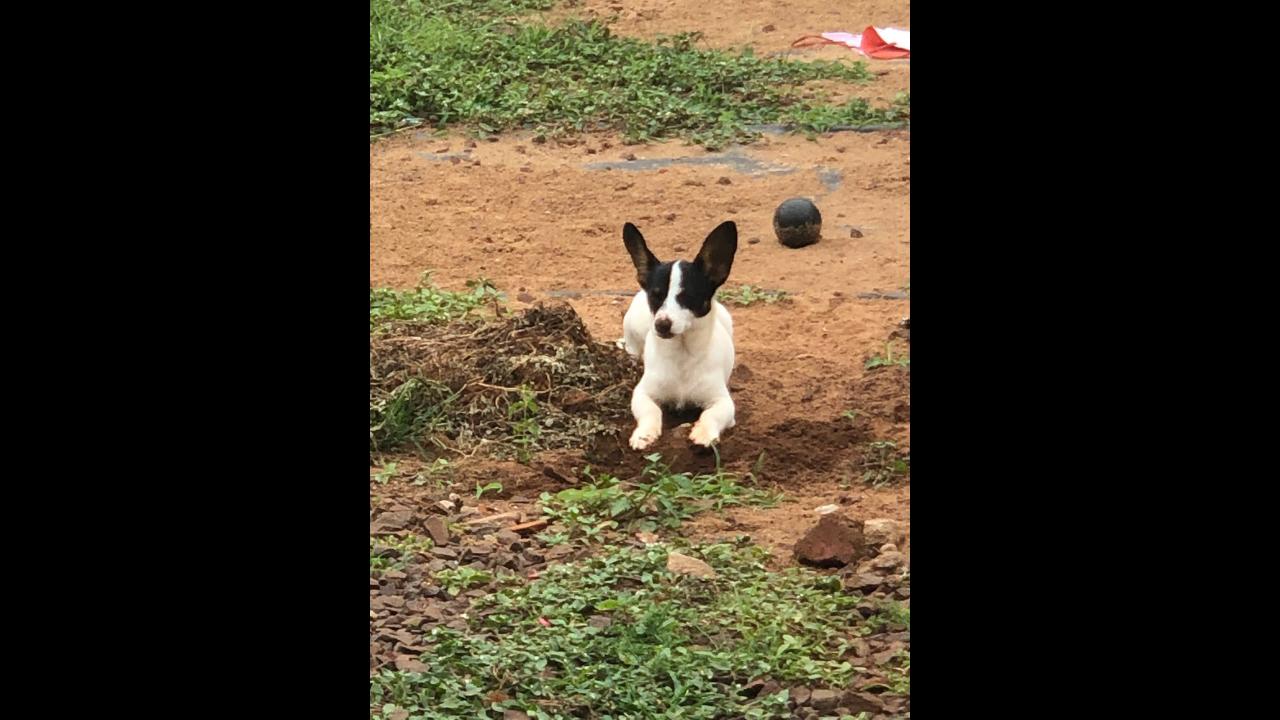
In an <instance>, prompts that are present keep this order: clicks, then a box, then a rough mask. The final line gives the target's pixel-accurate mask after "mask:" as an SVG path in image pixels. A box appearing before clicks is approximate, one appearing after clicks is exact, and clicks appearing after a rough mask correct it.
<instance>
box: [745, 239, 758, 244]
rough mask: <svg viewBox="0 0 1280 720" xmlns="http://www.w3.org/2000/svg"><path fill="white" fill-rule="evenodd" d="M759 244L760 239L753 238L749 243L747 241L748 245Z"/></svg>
mask: <svg viewBox="0 0 1280 720" xmlns="http://www.w3.org/2000/svg"><path fill="white" fill-rule="evenodd" d="M758 242H760V238H751V239H750V240H748V241H747V244H748V245H755V244H756V243H758Z"/></svg>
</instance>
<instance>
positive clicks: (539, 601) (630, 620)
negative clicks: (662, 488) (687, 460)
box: [370, 544, 866, 720]
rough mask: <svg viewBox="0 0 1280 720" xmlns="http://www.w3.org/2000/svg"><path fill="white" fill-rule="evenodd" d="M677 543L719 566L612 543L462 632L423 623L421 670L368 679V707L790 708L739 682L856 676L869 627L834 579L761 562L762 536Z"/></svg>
mask: <svg viewBox="0 0 1280 720" xmlns="http://www.w3.org/2000/svg"><path fill="white" fill-rule="evenodd" d="M682 552H685V553H687V554H690V555H694V556H698V557H701V559H703V560H704V561H705V562H707V563H709V564H710V565H711V566H712V568H714V570H715V572H716V573H717V577H716V578H714V579H698V578H692V577H688V576H681V575H676V574H673V573H671V572H669V571H667V569H666V561H667V555H668V549H667V548H665V547H663V546H661V545H654V546H650V547H647V548H643V549H639V548H616V547H614V548H605V549H603V550H602V552H600V553H598V554H597V555H596V556H594V557H592V558H588V559H584V560H581V561H578V562H575V563H570V564H560V565H553V566H551V567H550V568H548V570H547V571H546V572H545V573H543V575H542V576H541V577H540V578H539V579H537V580H535V581H534V582H532V583H529V584H528V585H524V586H520V587H509V588H505V589H502V590H500V591H499V592H497V593H495V594H493V595H489V596H486V597H484V598H481V599H480V600H477V601H476V602H475V603H473V605H472V608H471V609H470V610H469V611H468V612H467V617H468V618H469V622H470V624H471V627H470V630H469V631H468V632H459V631H456V630H452V629H449V628H444V627H436V628H433V629H432V630H431V632H430V634H429V635H428V637H427V638H426V643H427V644H428V645H430V648H431V649H430V651H428V652H426V653H424V654H423V655H422V658H421V660H422V662H423V663H424V664H426V665H427V670H426V671H425V672H420V673H418V672H402V671H396V670H388V669H384V670H382V671H381V672H380V673H379V674H378V675H376V676H375V677H373V678H372V679H371V682H370V704H371V708H372V712H373V715H374V717H375V718H389V717H390V716H391V715H392V714H394V713H397V712H400V711H407V712H408V713H409V717H412V718H429V719H436V718H455V717H478V716H481V715H484V714H486V713H487V712H494V713H501V712H503V711H505V710H520V711H523V712H525V713H527V714H528V715H529V716H530V717H534V718H545V719H550V718H568V717H615V718H655V717H680V718H688V719H690V720H712V719H714V718H731V717H745V718H784V717H790V711H789V709H788V707H787V692H786V691H782V692H778V693H773V694H765V695H755V696H754V697H751V696H750V693H747V692H744V689H745V688H746V686H747V685H748V684H749V683H750V682H751V681H752V680H755V679H759V678H772V679H774V680H777V681H779V682H782V683H787V682H796V683H804V684H806V685H809V686H828V687H837V688H841V687H845V686H846V685H847V683H848V682H849V681H850V680H851V679H852V677H853V676H854V674H855V673H856V672H857V669H856V668H855V667H854V666H853V664H852V663H851V662H850V661H849V659H848V658H850V657H852V655H851V648H852V646H853V644H854V640H855V639H856V638H857V637H858V636H859V635H861V634H864V633H865V632H866V628H865V627H864V623H865V621H863V620H862V617H861V615H860V614H859V613H858V612H856V611H855V609H854V608H855V605H856V604H857V603H858V602H859V600H860V598H859V597H858V596H857V595H856V594H852V593H849V592H848V591H846V590H844V589H843V588H842V587H841V584H840V580H839V578H836V577H824V576H821V575H818V574H816V573H814V572H812V571H810V570H807V569H800V568H790V569H788V570H786V571H784V572H780V573H771V572H768V571H767V570H766V569H765V563H764V561H765V558H766V553H765V552H764V551H763V550H761V549H759V548H740V547H736V546H734V545H729V544H720V545H708V546H700V547H694V548H689V549H686V550H683V551H682Z"/></svg>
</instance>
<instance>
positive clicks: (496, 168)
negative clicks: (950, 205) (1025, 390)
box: [369, 0, 911, 560]
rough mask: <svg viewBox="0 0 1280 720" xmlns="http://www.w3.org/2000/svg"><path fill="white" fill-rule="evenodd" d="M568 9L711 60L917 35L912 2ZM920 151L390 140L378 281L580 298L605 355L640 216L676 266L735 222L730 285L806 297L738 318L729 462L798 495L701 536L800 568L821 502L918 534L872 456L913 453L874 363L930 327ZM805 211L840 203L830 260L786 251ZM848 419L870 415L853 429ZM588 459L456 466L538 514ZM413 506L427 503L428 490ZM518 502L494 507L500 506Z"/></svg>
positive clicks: (895, 395)
mask: <svg viewBox="0 0 1280 720" xmlns="http://www.w3.org/2000/svg"><path fill="white" fill-rule="evenodd" d="M555 14H558V15H561V16H563V15H568V14H576V15H581V16H591V15H594V16H597V17H602V18H608V17H612V16H614V15H616V16H617V17H618V19H617V21H616V22H615V24H614V28H615V30H616V31H617V32H619V33H622V34H628V35H636V36H644V37H648V36H652V35H655V34H659V33H675V32H683V31H692V30H697V31H701V32H703V33H704V42H705V43H706V44H707V45H708V46H711V47H738V46H742V45H749V46H751V47H752V48H754V49H755V50H756V51H757V52H759V53H775V52H786V51H787V50H788V48H789V45H790V43H791V41H792V40H794V39H795V38H797V37H799V36H800V35H803V34H806V33H818V32H822V31H849V32H860V31H861V30H862V29H863V28H865V27H866V26H867V25H871V24H878V25H892V26H896V27H909V5H908V4H907V3H904V2H888V1H886V0H869V1H855V2H849V3H842V4H839V5H832V4H831V3H825V2H824V3H819V2H817V1H816V0H784V1H778V0H773V1H771V2H767V3H766V2H763V1H762V0H744V1H743V2H739V3H733V4H732V6H729V5H723V4H721V5H717V4H714V3H706V2H692V1H691V0H641V1H639V2H634V1H632V0H627V1H626V2H617V1H610V0H583V2H581V3H580V4H579V5H578V6H577V7H574V8H570V9H568V10H559V11H556V13H555ZM767 26H772V29H766V27H767ZM849 54H850V51H848V50H842V49H839V48H823V49H818V50H806V51H803V52H801V51H794V52H793V55H794V56H796V57H823V58H835V57H846V56H847V55H849ZM869 65H870V67H871V68H872V69H873V70H874V71H876V72H877V73H881V74H880V75H879V76H878V78H877V80H876V81H875V82H874V83H872V84H870V85H868V86H867V87H866V88H865V89H863V90H860V91H859V94H863V96H865V97H869V98H874V99H876V100H877V101H879V102H884V101H888V100H891V99H892V98H893V97H894V95H895V94H896V93H897V92H899V91H902V90H906V89H908V85H909V63H906V62H901V61H898V62H876V61H869ZM910 153H911V144H910V134H909V131H889V132H874V133H835V134H831V135H828V136H825V137H819V138H817V139H816V140H813V141H811V140H807V139H805V138H804V137H800V136H789V135H773V136H766V137H765V138H764V139H762V140H761V141H760V142H758V143H756V144H753V145H750V146H746V147H734V148H730V149H728V150H726V151H724V152H721V153H709V152H707V151H705V150H703V149H701V148H697V147H691V146H686V145H684V144H683V143H680V142H670V143H664V144H659V145H631V146H628V145H624V144H623V143H622V142H621V139H620V138H619V137H617V136H611V135H590V136H583V137H579V138H576V139H572V140H566V141H561V142H556V141H549V142H547V143H545V144H535V143H534V142H532V141H531V139H530V137H529V136H527V135H526V136H521V135H514V136H504V137H500V138H490V139H489V141H480V142H474V141H470V140H468V139H467V138H466V137H465V136H464V135H462V134H460V133H459V134H451V135H448V136H445V137H437V136H434V135H433V134H431V133H428V132H406V133H401V134H399V135H397V136H394V137H391V138H388V139H385V140H381V141H379V142H376V143H373V144H372V145H371V146H370V151H369V157H370V169H371V183H370V210H371V216H372V227H371V236H370V280H371V284H372V285H373V286H390V287H399V288H407V287H411V286H412V285H413V284H414V283H415V282H417V280H418V279H419V276H420V275H421V273H422V272H423V271H426V270H430V271H432V273H433V279H434V281H435V282H436V283H437V284H439V285H441V286H443V287H445V288H449V289H461V288H462V287H463V286H464V283H465V281H466V280H468V279H472V278H475V277H477V276H484V277H487V278H489V279H490V280H492V281H493V282H494V284H495V285H496V286H497V287H498V288H499V290H501V291H503V292H504V293H505V294H506V295H507V299H508V301H509V303H510V306H511V307H512V308H513V309H521V308H525V307H529V306H531V305H532V304H535V303H539V302H561V301H563V302H568V303H569V304H571V305H572V306H573V308H574V309H575V310H576V311H577V312H578V314H580V315H581V316H582V318H583V319H584V321H585V322H586V325H587V327H588V329H589V330H590V332H591V333H592V335H593V336H594V337H595V338H596V339H597V340H601V341H612V340H614V339H615V338H617V337H618V336H619V335H620V334H621V322H622V316H623V313H624V311H625V309H626V306H627V305H626V304H627V302H628V300H629V296H630V295H632V294H634V292H635V291H636V290H637V289H638V288H637V287H636V285H635V277H634V270H633V268H632V266H631V263H630V261H629V259H628V257H627V254H626V252H625V251H624V249H623V244H622V237H621V234H622V225H623V223H624V222H627V221H630V222H634V223H635V224H636V225H638V226H639V227H640V229H641V231H642V232H643V233H644V235H645V237H646V239H647V240H648V243H649V246H650V248H652V249H653V251H654V252H655V254H657V255H658V256H659V258H660V259H662V260H669V259H674V258H680V259H691V258H692V255H693V253H694V252H696V250H697V248H698V246H699V245H700V244H701V242H702V239H703V238H704V237H705V236H706V234H707V233H708V232H709V231H710V230H711V229H712V228H714V227H715V226H716V225H717V224H718V223H720V222H722V221H724V220H734V221H736V222H737V224H738V227H739V232H740V244H739V250H738V254H737V257H736V259H735V262H734V266H733V272H732V275H731V276H730V279H729V283H728V287H730V288H733V287H736V286H738V285H741V284H746V283H749V284H752V285H757V286H763V287H765V288H768V289H775V290H785V291H786V292H787V293H789V294H790V295H791V297H792V299H791V300H789V301H785V302H782V303H778V304H774V305H766V304H753V305H751V306H749V307H737V306H730V311H731V312H732V314H733V319H734V323H735V341H736V347H737V353H738V368H737V370H736V371H735V376H734V380H733V383H732V385H731V389H732V391H733V393H734V397H735V401H736V402H737V404H738V408H739V410H738V426H737V427H736V428H734V429H733V430H731V431H730V432H729V433H727V434H726V435H725V437H724V438H723V441H722V448H721V453H722V459H723V462H724V463H725V465H726V466H727V467H728V468H729V469H731V470H737V471H745V470H747V469H749V468H751V467H752V466H754V465H757V464H758V466H759V467H761V468H762V477H763V479H764V480H765V481H766V482H768V483H771V484H776V485H777V486H778V487H779V488H780V489H781V490H783V492H785V493H786V497H787V499H786V501H785V502H784V503H783V504H781V505H780V506H778V507H776V508H772V509H758V508H751V509H736V510H730V511H728V512H727V513H726V514H724V515H721V516H715V515H712V514H708V515H707V516H704V517H701V518H699V519H697V520H696V521H695V522H693V523H692V524H691V525H690V526H689V527H687V528H686V530H687V532H686V533H685V534H686V535H689V536H691V537H694V538H715V537H726V536H734V535H740V534H746V535H750V536H751V538H752V539H753V540H754V541H756V542H758V543H761V544H764V545H766V546H770V547H772V548H773V549H774V550H775V551H776V552H777V553H778V554H779V556H780V557H781V558H782V559H783V560H785V559H786V558H787V557H788V556H789V555H790V551H791V546H792V545H793V544H794V542H795V541H796V540H797V539H798V538H799V537H800V536H801V535H802V534H803V533H804V532H805V531H806V530H807V529H808V528H809V527H811V526H812V525H813V523H814V521H815V519H816V515H815V514H814V513H813V509H814V508H816V507H818V506H820V505H825V504H828V503H835V504H837V505H840V506H841V507H842V508H843V509H844V510H845V512H846V513H847V514H849V515H850V516H852V517H857V518H862V519H867V518H874V517H891V518H895V519H897V520H900V521H902V522H904V523H907V522H909V517H908V509H909V506H910V483H909V481H908V482H899V483H897V484H895V485H891V486H889V487H884V488H873V487H870V486H868V485H866V484H864V483H862V482H861V481H860V479H859V476H860V468H861V464H860V463H861V461H862V460H863V458H864V457H865V455H866V452H867V447H868V444H869V443H871V442H874V441H877V440H891V441H893V442H895V443H897V445H898V447H899V448H900V449H902V450H904V451H907V450H909V447H910V372H909V370H908V369H906V368H903V367H884V368H878V369H875V370H866V369H865V368H864V366H865V363H866V361H867V360H868V359H869V358H871V357H872V356H876V355H883V354H884V353H885V345H886V343H887V342H889V341H890V339H891V338H894V337H896V335H895V334H896V333H898V332H899V329H898V324H899V323H900V321H902V320H903V319H904V318H906V317H908V316H909V314H910V312H909V299H907V297H906V293H903V292H902V291H901V289H902V288H903V287H904V286H906V285H908V283H909V282H910V273H909V265H910V250H911V245H910V226H909V208H910V183H911V167H910V157H911V155H910ZM792 196H807V197H810V198H812V199H813V200H814V201H815V202H816V203H817V205H818V207H819V208H820V210H821V212H822V214H823V220H824V226H823V239H822V241H821V242H819V243H818V244H817V245H813V246H810V247H806V248H803V249H788V248H785V247H783V246H782V245H780V244H779V243H778V242H777V241H776V240H775V239H774V236H773V230H772V226H771V219H772V214H773V210H774V208H775V207H776V206H777V205H778V203H780V202H781V201H783V200H785V199H786V198H789V197H792ZM895 342H896V345H895V353H901V354H906V353H907V352H908V350H909V342H908V341H904V340H903V339H901V338H898V339H896V340H895ZM846 411H855V413H856V415H855V417H854V419H852V420H851V419H850V418H849V417H847V416H846ZM620 432H623V433H629V432H630V427H626V428H621V429H620ZM686 434H687V427H686V428H682V429H676V430H674V431H670V432H668V433H667V434H666V435H665V436H664V438H663V440H662V441H661V442H660V443H659V445H658V447H657V449H658V450H659V451H661V452H663V453H664V455H665V456H666V457H667V458H668V459H669V460H670V461H671V462H672V464H673V466H674V467H675V468H676V469H677V470H684V469H691V468H700V467H702V466H704V465H705V464H706V463H707V462H709V461H708V460H707V459H706V458H698V457H694V456H693V455H692V454H691V453H690V452H689V450H688V445H687V443H686V442H685V441H683V439H682V438H683V436H684V435H686ZM623 437H625V435H623ZM762 453H763V460H761V454H762ZM636 455H638V453H631V452H630V451H624V450H623V449H620V450H619V452H618V453H616V454H615V456H613V457H612V458H608V459H607V460H612V462H613V463H614V467H612V468H605V469H610V470H612V471H618V470H619V469H634V468H637V467H638V466H639V463H640V462H642V461H641V460H639V459H638V458H637V457H635V456H636ZM597 460H598V459H597ZM405 462H406V463H409V464H410V465H411V464H412V463H413V461H412V460H411V459H407V460H406V461H405ZM583 464H585V462H584V458H582V457H580V456H575V455H573V454H572V453H569V452H565V451H558V452H556V453H548V454H545V455H544V456H541V457H539V458H537V459H536V460H535V461H534V462H533V463H531V464H530V465H528V466H525V465H519V464H516V463H496V462H494V461H490V460H484V459H481V458H480V457H475V458H472V459H468V460H461V461H459V462H458V463H457V468H458V472H459V473H460V474H461V476H463V477H466V478H471V477H475V478H476V479H480V478H491V477H494V476H497V477H501V478H502V479H504V480H505V481H506V482H507V483H508V485H507V487H508V492H507V494H508V495H511V494H512V493H514V495H515V496H516V497H517V498H530V499H531V498H536V496H537V493H538V491H540V490H542V489H557V488H559V487H564V486H565V485H566V484H567V483H569V482H572V478H573V477H574V472H575V471H576V469H578V468H581V467H582V465H583ZM597 466H599V465H598V464H597ZM388 490H389V486H388ZM422 492H426V491H425V490H423V491H422ZM391 494H398V493H394V492H393V493H391ZM398 502H400V503H406V502H412V496H411V494H410V495H409V496H404V495H401V496H399V497H398ZM375 504H376V503H375ZM504 507H505V506H504V505H503V504H502V502H500V501H499V502H497V503H496V504H491V503H482V505H481V508H480V511H481V512H501V511H503V508H504Z"/></svg>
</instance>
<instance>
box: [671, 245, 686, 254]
mask: <svg viewBox="0 0 1280 720" xmlns="http://www.w3.org/2000/svg"><path fill="white" fill-rule="evenodd" d="M686 249H687V248H686V247H685V246H683V245H676V246H675V247H673V248H671V251H672V252H678V253H682V252H684V251H685V250H686Z"/></svg>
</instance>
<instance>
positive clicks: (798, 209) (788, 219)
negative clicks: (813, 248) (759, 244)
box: [773, 198, 822, 248]
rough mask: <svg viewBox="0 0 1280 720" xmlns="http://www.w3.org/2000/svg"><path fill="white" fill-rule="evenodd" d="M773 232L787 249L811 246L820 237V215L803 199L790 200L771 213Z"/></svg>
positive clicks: (815, 208)
mask: <svg viewBox="0 0 1280 720" xmlns="http://www.w3.org/2000/svg"><path fill="white" fill-rule="evenodd" d="M773 232H774V234H775V235H777V236H778V242H780V243H782V244H783V245H786V246H787V247H789V248H801V247H804V246H805V245H812V244H814V243H816V242H818V240H819V239H820V238H821V237H822V213H820V212H818V206H817V205H814V204H813V203H812V202H810V201H808V200H806V199H804V198H791V199H790V200H787V201H785V202H783V203H782V204H781V205H779V206H778V209H777V210H774V211H773Z"/></svg>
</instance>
